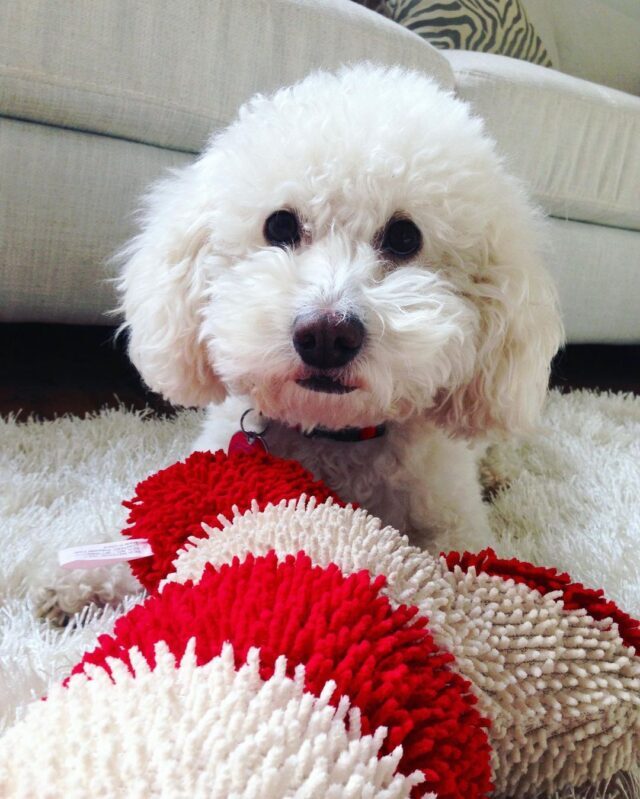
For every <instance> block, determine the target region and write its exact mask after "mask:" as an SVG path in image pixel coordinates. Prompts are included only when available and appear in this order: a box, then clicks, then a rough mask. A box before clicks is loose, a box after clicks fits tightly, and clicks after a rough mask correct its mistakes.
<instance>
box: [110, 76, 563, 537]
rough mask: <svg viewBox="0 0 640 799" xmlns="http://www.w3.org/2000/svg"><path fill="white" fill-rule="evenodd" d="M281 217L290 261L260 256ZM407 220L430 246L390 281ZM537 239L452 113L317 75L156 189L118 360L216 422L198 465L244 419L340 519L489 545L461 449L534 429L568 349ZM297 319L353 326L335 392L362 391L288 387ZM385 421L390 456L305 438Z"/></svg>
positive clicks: (478, 144) (136, 252)
mask: <svg viewBox="0 0 640 799" xmlns="http://www.w3.org/2000/svg"><path fill="white" fill-rule="evenodd" d="M279 209H289V210H291V211H294V212H295V213H296V215H297V216H298V218H299V219H300V222H301V225H302V238H301V241H300V243H299V245H298V246H296V247H288V248H284V249H283V248H280V247H275V246H270V245H269V243H268V242H267V241H266V240H265V238H264V225H265V220H266V219H267V218H268V217H269V216H270V215H271V214H272V213H273V212H275V211H277V210H279ZM398 214H401V215H402V216H404V217H408V218H410V219H411V220H412V221H413V222H414V223H415V224H416V225H417V227H418V228H419V230H420V232H421V234H422V242H423V243H422V247H421V249H420V250H419V252H417V253H416V254H415V256H413V257H411V258H409V259H407V260H405V261H403V262H401V263H398V262H395V263H394V262H392V261H391V260H390V259H389V257H388V256H387V255H385V253H383V252H381V251H380V249H379V241H380V232H381V231H382V230H383V229H384V227H385V224H386V223H387V222H388V221H389V220H390V219H391V218H392V217H394V216H397V215H398ZM538 227H539V223H538V220H537V218H536V214H535V213H534V211H533V210H532V208H531V207H530V205H529V204H528V202H527V200H526V198H525V195H524V192H523V190H522V188H521V187H520V186H519V185H518V184H517V183H516V181H514V180H513V179H512V178H511V177H509V176H508V175H507V174H506V173H505V171H504V169H503V167H502V164H501V161H500V159H499V157H498V156H497V155H496V152H495V148H494V145H493V143H492V142H491V140H490V139H489V138H488V137H487V136H486V135H485V133H484V131H483V126H482V122H481V121H480V120H479V119H477V118H474V117H473V116H472V115H471V114H470V112H469V109H468V108H467V106H466V105H465V104H464V103H462V102H460V101H459V100H457V99H456V98H455V97H454V96H453V95H452V94H450V93H446V92H443V91H442V90H440V89H439V88H438V87H437V86H436V85H435V84H434V83H433V82H432V81H430V80H429V79H428V78H426V77H424V76H422V75H420V74H417V73H414V72H406V71H404V70H402V69H400V68H392V69H386V68H382V67H377V66H375V65H372V64H357V65H354V66H350V67H345V68H344V69H342V70H341V71H340V72H339V73H337V74H330V73H326V72H316V73H313V74H312V75H310V76H309V77H307V78H306V79H305V80H303V81H302V82H300V83H298V84H296V85H295V86H293V87H290V88H285V89H282V90H280V91H278V92H277V93H276V94H275V95H273V96H272V97H264V96H260V95H259V96H257V97H255V98H253V99H252V100H251V101H250V102H249V103H247V104H246V105H245V106H244V107H243V108H241V109H240V112H239V116H238V119H237V120H236V121H235V122H234V123H233V124H232V125H231V126H230V127H229V128H228V129H227V130H225V131H223V132H221V133H219V134H216V135H215V136H214V137H213V138H212V139H211V141H210V143H209V145H208V146H207V148H206V149H205V151H204V153H203V154H202V155H201V156H200V157H199V158H198V159H197V160H196V161H195V162H194V163H193V164H191V165H190V166H188V167H186V168H185V169H183V170H181V171H178V172H176V173H175V174H174V175H172V176H171V177H170V178H169V179H167V180H165V181H164V182H162V183H160V184H159V185H157V186H156V187H155V188H153V189H152V191H151V193H150V194H149V197H148V201H147V205H146V210H145V212H144V214H143V222H142V230H141V233H140V234H139V235H138V236H137V237H136V238H135V239H134V240H133V241H132V242H131V243H130V244H129V245H128V246H127V248H126V249H125V251H124V254H123V258H124V269H123V273H122V278H121V282H120V289H121V292H122V296H123V302H122V310H123V311H124V313H125V317H126V327H127V328H128V330H129V335H130V355H131V358H132V360H133V361H134V363H135V364H136V365H137V367H138V369H139V370H140V372H141V373H142V375H143V377H144V379H145V380H146V382H147V383H148V384H149V386H150V387H152V388H153V389H155V390H157V391H159V392H161V393H163V394H164V395H165V396H166V397H168V398H169V399H170V400H172V401H174V402H176V403H180V404H185V405H206V404H209V403H214V405H212V407H211V410H210V412H209V416H208V421H207V423H206V426H205V429H204V432H203V434H202V436H201V437H200V439H199V440H198V442H197V444H196V446H197V447H198V448H210V449H216V448H220V447H225V446H226V445H227V443H228V440H229V437H230V434H231V433H232V432H233V431H234V430H235V429H237V427H238V422H239V418H240V415H241V413H242V411H243V410H245V408H248V407H253V408H254V409H255V410H256V411H259V412H261V413H262V414H263V415H264V416H265V417H267V418H268V419H270V420H272V423H271V427H270V431H269V433H268V436H267V438H268V443H269V444H270V446H271V449H272V451H274V452H275V453H276V454H281V455H287V456H293V457H297V458H299V459H300V460H301V461H302V462H303V463H304V464H305V465H307V466H308V467H309V468H311V469H312V470H313V471H314V472H315V473H316V474H317V475H318V476H320V477H323V478H324V479H326V480H327V481H328V482H329V484H330V485H332V487H334V488H335V489H336V490H337V491H338V492H340V493H341V494H342V495H343V496H344V497H345V499H348V500H351V501H356V502H360V503H362V504H363V505H365V506H366V507H367V508H368V509H369V510H370V511H371V512H372V513H374V514H377V515H380V516H381V517H382V518H383V519H384V520H385V521H386V522H390V523H393V524H394V525H396V526H399V527H400V528H401V529H404V530H406V531H407V532H409V533H411V534H412V535H413V537H414V540H416V541H417V542H418V543H421V544H428V545H433V546H438V547H449V546H452V547H453V546H456V547H459V546H466V547H478V546H483V545H485V544H487V543H490V535H489V528H488V525H487V523H486V519H485V514H484V510H483V506H482V501H481V495H480V488H479V484H478V480H477V475H476V468H475V460H474V459H475V455H474V452H473V449H474V447H473V444H474V443H475V444H478V443H479V442H482V441H484V440H486V438H487V436H488V435H490V434H491V433H492V432H509V433H511V432H520V431H526V430H528V429H531V428H532V427H533V426H535V424H536V422H537V419H538V414H539V412H540V409H541V406H542V403H543V400H544V396H545V392H546V388H547V381H548V372H549V363H550V360H551V358H552V356H553V354H554V353H555V352H556V350H557V348H558V346H559V344H560V342H561V339H562V327H561V323H560V320H559V316H558V311H557V302H556V295H555V291H554V288H553V286H552V284H551V282H550V280H549V278H548V276H547V274H546V272H545V270H544V268H543V266H542V263H541V259H540V256H539V253H538V248H537V236H538V232H537V228H538ZM308 312H331V313H337V314H345V315H346V314H356V315H357V316H358V317H359V318H360V319H361V320H362V321H363V322H364V325H365V329H366V338H365V342H364V346H363V348H362V350H361V351H360V352H359V354H358V355H357V357H356V358H355V359H354V360H353V361H351V362H350V363H348V364H347V365H346V366H344V367H342V368H341V369H340V370H339V371H337V370H334V371H333V372H332V373H331V376H332V377H335V378H337V379H340V381H341V382H344V383H345V384H348V385H350V386H357V390H354V391H352V392H351V393H348V394H327V393H321V392H314V391H309V390H308V389H306V388H303V387H302V386H300V385H298V383H297V382H296V381H297V380H299V379H301V378H305V377H307V376H309V374H310V369H309V367H308V366H306V365H305V364H304V363H303V362H302V361H301V359H300V357H299V356H298V354H297V353H296V350H295V348H294V345H293V341H292V327H293V321H294V319H295V318H296V317H297V316H299V315H300V314H303V313H308ZM221 401H222V404H221V405H220V404H218V405H216V404H215V403H220V402H221ZM381 422H386V423H387V425H388V432H387V434H386V435H385V436H384V437H383V438H381V439H377V440H375V441H370V442H366V443H365V442H362V443H356V444H346V443H343V442H335V441H325V440H310V439H307V438H305V437H304V436H302V435H301V434H300V433H299V432H297V431H296V429H295V428H296V427H301V428H303V429H311V428H314V427H317V426H323V427H327V428H331V429H340V428H343V427H348V426H357V427H364V426H368V425H373V424H378V423H381ZM475 449H478V447H477V446H476V447H475ZM365 464H366V466H367V469H366V470H365V469H364V468H363V467H364V465H365Z"/></svg>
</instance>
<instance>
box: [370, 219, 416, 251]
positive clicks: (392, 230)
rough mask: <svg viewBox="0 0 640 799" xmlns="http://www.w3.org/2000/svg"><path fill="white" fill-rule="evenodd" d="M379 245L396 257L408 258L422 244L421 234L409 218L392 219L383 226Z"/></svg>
mask: <svg viewBox="0 0 640 799" xmlns="http://www.w3.org/2000/svg"><path fill="white" fill-rule="evenodd" d="M380 246H381V248H382V249H383V250H384V251H385V252H388V253H389V254H390V255H395V256H396V257H397V258H409V257H410V256H411V255H415V254H416V253H417V252H418V250H419V249H420V247H421V246H422V234H421V233H420V231H419V230H418V228H417V227H416V226H415V225H414V224H413V222H412V221H411V220H410V219H392V220H391V221H390V222H389V223H388V225H387V227H386V228H385V231H384V234H383V237H382V243H381V245H380Z"/></svg>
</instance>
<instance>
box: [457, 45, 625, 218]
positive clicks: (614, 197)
mask: <svg viewBox="0 0 640 799" xmlns="http://www.w3.org/2000/svg"><path fill="white" fill-rule="evenodd" d="M443 54H444V55H445V57H446V58H447V60H448V61H449V63H450V64H451V66H452V68H453V70H454V73H455V76H456V91H457V93H458V94H459V95H460V96H461V97H462V98H464V99H466V100H468V101H469V102H470V103H471V104H472V105H473V107H474V109H475V110H476V112H477V113H478V114H479V115H480V116H482V117H484V119H485V120H486V126H487V129H488V130H489V132H490V133H491V134H492V135H493V136H494V138H495V139H496V140H497V141H498V144H499V147H500V150H501V152H502V153H503V154H504V156H505V157H506V161H507V166H508V168H509V169H510V170H511V171H512V172H514V173H515V174H518V175H519V176H520V177H521V178H523V179H524V180H525V181H526V183H527V184H528V186H529V187H530V190H531V191H532V192H533V193H534V195H535V197H536V199H537V200H538V202H539V203H540V204H541V205H542V206H543V207H544V209H545V210H546V211H547V212H548V213H550V214H552V215H553V216H557V217H560V218H562V219H574V220H582V221H586V222H596V223H599V224H602V225H614V226H618V227H624V228H631V229H633V230H640V98H638V97H635V96H633V95H630V94H625V93H624V92H620V91H616V90H615V89H609V88H607V87H604V86H599V85H597V84H595V83H589V82H588V81H585V80H581V79H580V78H574V77H571V76H569V75H564V74H562V73H560V72H556V71H555V70H552V69H545V68H543V67H539V66H536V65H535V64H529V63H527V62H525V61H518V60H516V59H512V58H506V57H503V56H497V55H488V54H486V53H471V52H463V51H458V50H449V51H443Z"/></svg>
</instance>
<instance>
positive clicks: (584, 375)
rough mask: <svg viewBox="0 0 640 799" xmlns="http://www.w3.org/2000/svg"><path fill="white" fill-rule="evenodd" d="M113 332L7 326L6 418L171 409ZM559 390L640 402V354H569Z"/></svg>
mask: <svg viewBox="0 0 640 799" xmlns="http://www.w3.org/2000/svg"><path fill="white" fill-rule="evenodd" d="M114 333H115V330H114V329H113V328H107V327H78V326H70V325H69V326H68V325H39V324H33V325H32V324H5V325H0V416H6V415H8V414H10V413H14V414H19V418H27V416H29V415H35V416H36V417H38V418H41V419H51V418H53V417H55V416H59V415H61V414H64V413H72V414H76V415H84V414H85V413H87V412H91V411H96V410H99V409H100V408H102V407H105V406H110V407H115V406H118V405H120V404H123V405H125V406H126V407H129V408H143V407H145V406H150V407H151V408H153V409H154V410H155V411H156V412H157V413H162V414H167V413H171V412H172V409H171V407H170V406H169V405H167V404H166V403H165V402H164V401H163V400H162V399H161V398H160V397H158V396H157V395H156V394H152V393H151V392H148V391H146V390H145V388H144V386H143V385H142V383H141V381H140V378H139V377H138V374H137V372H136V370H135V369H134V368H133V367H132V366H131V364H130V363H129V361H128V359H127V356H126V352H125V350H126V341H125V339H124V337H121V338H119V339H117V340H116V339H115V338H114ZM552 385H554V386H558V387H560V388H562V389H563V390H571V389H574V388H599V389H603V390H607V389H608V390H612V391H631V392H635V393H636V394H640V345H639V346H621V347H617V346H602V345H599V346H592V345H589V346H584V345H581V346H569V347H567V348H566V349H565V350H564V351H563V352H561V353H560V354H559V355H558V357H557V358H556V360H555V362H554V365H553V377H552Z"/></svg>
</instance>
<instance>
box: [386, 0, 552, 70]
mask: <svg viewBox="0 0 640 799" xmlns="http://www.w3.org/2000/svg"><path fill="white" fill-rule="evenodd" d="M385 13H386V14H387V15H388V16H389V17H390V18H391V19H393V20H395V21H396V22H399V23H400V24H401V25H404V26H405V27H406V28H409V29H410V30H412V31H415V32H416V33H418V34H420V36H422V38H423V39H425V40H426V41H428V42H431V44H433V45H434V47H439V48H441V49H444V50H449V49H454V50H474V51H478V52H482V53H501V54H502V55H508V56H511V57H512V58H523V59H524V60H526V61H531V62H532V63H534V64H542V65H543V66H546V67H550V66H552V62H551V59H550V57H549V54H548V52H547V50H546V48H545V46H544V44H543V42H542V40H541V39H540V36H539V35H538V33H537V32H536V30H535V28H534V26H533V25H532V23H531V22H530V21H529V20H528V19H527V14H526V11H525V9H524V8H523V6H522V3H521V0H492V2H489V3H486V2H485V3H482V2H478V0H449V2H448V3H434V2H433V1H432V0H387V4H386V10H385Z"/></svg>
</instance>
